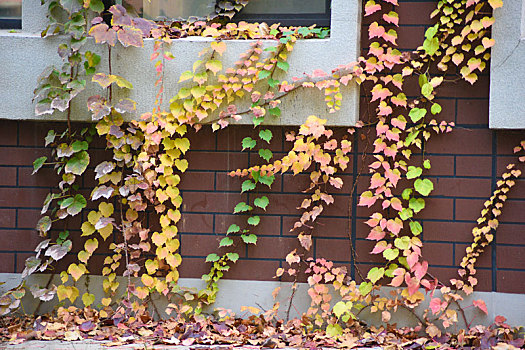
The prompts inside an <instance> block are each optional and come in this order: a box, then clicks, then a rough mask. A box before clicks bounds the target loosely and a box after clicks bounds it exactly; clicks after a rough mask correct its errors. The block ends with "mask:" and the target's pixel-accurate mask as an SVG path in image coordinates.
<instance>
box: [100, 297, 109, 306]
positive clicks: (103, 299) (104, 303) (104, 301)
mask: <svg viewBox="0 0 525 350" xmlns="http://www.w3.org/2000/svg"><path fill="white" fill-rule="evenodd" d="M101 303H102V305H104V306H109V305H110V304H111V298H102V300H101Z"/></svg>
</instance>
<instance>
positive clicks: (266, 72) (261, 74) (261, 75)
mask: <svg viewBox="0 0 525 350" xmlns="http://www.w3.org/2000/svg"><path fill="white" fill-rule="evenodd" d="M270 74H272V72H270V71H269V70H263V71H260V72H259V80H262V79H266V78H268V77H269V76H270Z"/></svg>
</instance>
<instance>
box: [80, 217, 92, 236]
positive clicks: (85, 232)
mask: <svg viewBox="0 0 525 350" xmlns="http://www.w3.org/2000/svg"><path fill="white" fill-rule="evenodd" d="M81 229H82V235H81V236H91V235H92V234H93V232H95V226H93V225H92V224H91V223H90V222H89V221H85V222H84V223H82V227H81Z"/></svg>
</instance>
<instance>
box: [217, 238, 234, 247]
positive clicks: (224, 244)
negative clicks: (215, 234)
mask: <svg viewBox="0 0 525 350" xmlns="http://www.w3.org/2000/svg"><path fill="white" fill-rule="evenodd" d="M232 244H233V239H231V238H230V237H224V238H223V239H221V242H220V243H219V247H229V246H231V245H232Z"/></svg>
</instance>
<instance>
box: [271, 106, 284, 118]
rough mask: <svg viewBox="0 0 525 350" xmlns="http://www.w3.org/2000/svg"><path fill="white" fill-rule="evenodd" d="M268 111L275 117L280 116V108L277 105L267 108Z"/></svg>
mask: <svg viewBox="0 0 525 350" xmlns="http://www.w3.org/2000/svg"><path fill="white" fill-rule="evenodd" d="M268 112H270V114H271V115H274V116H276V117H280V116H281V109H280V108H279V107H274V108H270V109H268Z"/></svg>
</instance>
